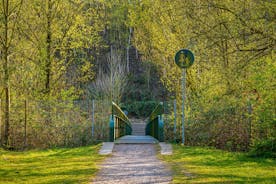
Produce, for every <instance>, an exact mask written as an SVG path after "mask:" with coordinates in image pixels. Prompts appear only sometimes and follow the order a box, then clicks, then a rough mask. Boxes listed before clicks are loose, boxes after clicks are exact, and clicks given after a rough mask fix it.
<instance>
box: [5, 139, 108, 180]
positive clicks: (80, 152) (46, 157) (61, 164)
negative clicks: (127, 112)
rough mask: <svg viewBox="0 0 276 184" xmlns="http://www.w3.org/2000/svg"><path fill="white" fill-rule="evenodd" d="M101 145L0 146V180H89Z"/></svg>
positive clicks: (98, 159) (99, 159)
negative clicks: (14, 149) (20, 149)
mask: <svg viewBox="0 0 276 184" xmlns="http://www.w3.org/2000/svg"><path fill="white" fill-rule="evenodd" d="M100 146H101V145H100V144H99V145H93V146H87V147H80V148H57V149H49V150H32V151H26V152H11V151H4V150H1V149H0V183H1V184H10V183H17V184H19V183H20V184H21V183H31V184H36V183H53V184H54V183H55V184H56V183H88V182H89V181H90V180H91V178H92V177H93V175H95V172H96V171H97V170H98V168H97V166H96V164H97V163H99V162H100V161H102V160H103V158H104V157H103V156H99V155H98V154H97V153H98V150H99V148H100Z"/></svg>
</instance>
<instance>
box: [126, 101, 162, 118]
mask: <svg viewBox="0 0 276 184" xmlns="http://www.w3.org/2000/svg"><path fill="white" fill-rule="evenodd" d="M157 104H158V102H156V101H133V102H132V103H127V104H122V105H121V107H123V108H124V109H126V110H127V111H128V113H129V115H131V116H136V117H148V116H149V115H150V113H151V112H152V111H153V110H154V108H155V106H156V105H157Z"/></svg>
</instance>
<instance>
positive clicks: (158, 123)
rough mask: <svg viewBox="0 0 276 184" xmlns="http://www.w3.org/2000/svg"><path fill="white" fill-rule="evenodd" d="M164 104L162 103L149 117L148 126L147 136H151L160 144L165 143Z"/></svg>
mask: <svg viewBox="0 0 276 184" xmlns="http://www.w3.org/2000/svg"><path fill="white" fill-rule="evenodd" d="M163 113H164V108H163V103H162V102H160V103H159V104H158V105H157V106H156V107H155V109H154V110H153V111H152V113H151V114H150V116H149V120H148V123H147V125H146V135H150V136H152V137H154V138H156V139H157V140H159V141H160V142H163V141H164V121H163V116H162V115H163Z"/></svg>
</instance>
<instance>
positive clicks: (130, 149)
mask: <svg viewBox="0 0 276 184" xmlns="http://www.w3.org/2000/svg"><path fill="white" fill-rule="evenodd" d="M156 154H157V153H156V145H155V144H117V145H115V147H114V149H113V154H112V156H111V157H109V158H107V159H106V160H105V162H104V163H103V164H102V169H101V170H100V172H99V173H98V175H97V177H96V178H95V179H94V180H93V182H92V183H94V184H115V183H116V184H157V183H158V184H165V183H166V184H167V183H171V180H172V176H171V175H172V174H171V171H170V170H169V169H168V168H167V166H166V165H165V163H163V162H162V161H160V160H159V159H157V157H156Z"/></svg>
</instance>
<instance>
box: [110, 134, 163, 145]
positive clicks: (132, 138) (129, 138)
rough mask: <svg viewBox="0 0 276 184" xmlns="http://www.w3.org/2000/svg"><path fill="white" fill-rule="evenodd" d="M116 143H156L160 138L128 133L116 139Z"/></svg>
mask: <svg viewBox="0 0 276 184" xmlns="http://www.w3.org/2000/svg"><path fill="white" fill-rule="evenodd" d="M115 143H116V144H156V143H158V140H156V139H155V138H153V137H151V136H141V135H140V136H138V135H126V136H123V137H121V138H119V139H117V140H116V141H115Z"/></svg>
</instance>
